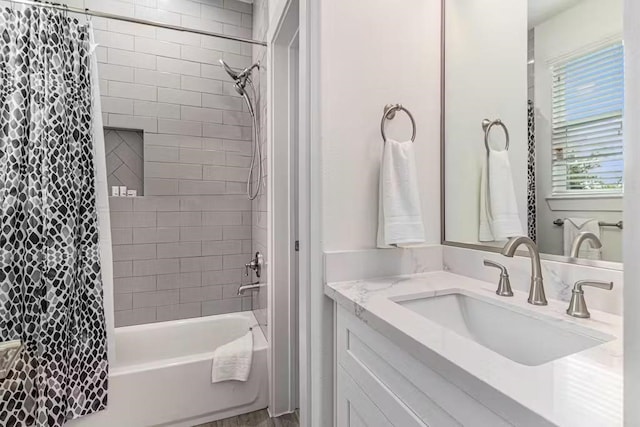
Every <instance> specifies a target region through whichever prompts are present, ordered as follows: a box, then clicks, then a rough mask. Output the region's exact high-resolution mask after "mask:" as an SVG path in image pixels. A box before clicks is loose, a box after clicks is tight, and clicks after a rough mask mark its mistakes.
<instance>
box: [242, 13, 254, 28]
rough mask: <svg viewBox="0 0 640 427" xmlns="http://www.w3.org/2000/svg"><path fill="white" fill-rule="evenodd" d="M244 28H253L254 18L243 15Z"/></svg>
mask: <svg viewBox="0 0 640 427" xmlns="http://www.w3.org/2000/svg"><path fill="white" fill-rule="evenodd" d="M240 25H241V26H242V27H244V28H249V29H251V28H253V16H252V15H247V14H246V13H243V14H242V22H241V24H240Z"/></svg>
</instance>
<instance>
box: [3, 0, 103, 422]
mask: <svg viewBox="0 0 640 427" xmlns="http://www.w3.org/2000/svg"><path fill="white" fill-rule="evenodd" d="M0 47H1V48H0V79H1V80H0V203H1V205H0V206H1V209H0V341H7V340H15V339H19V340H22V342H23V343H24V345H25V347H24V350H23V352H22V356H21V360H20V361H19V362H18V364H17V365H16V366H14V369H13V370H12V371H11V373H10V374H9V377H7V378H6V379H4V380H0V425H2V426H30V425H35V426H60V425H62V424H64V422H65V421H66V420H69V419H73V418H77V417H79V416H82V415H85V414H88V413H91V412H95V411H98V410H101V409H103V408H105V406H106V401H107V349H106V331H105V319H104V309H103V298H102V282H101V273H100V259H99V252H98V251H99V248H98V224H97V218H96V195H95V187H94V179H95V177H94V163H93V140H92V104H91V94H92V86H91V84H92V82H91V74H90V71H91V70H90V65H91V64H90V59H91V58H90V52H89V33H88V30H87V27H86V26H83V25H80V24H79V23H78V22H77V21H76V20H74V19H72V18H70V17H68V16H66V15H65V14H63V13H60V12H55V11H52V10H48V9H40V8H28V9H25V10H24V11H14V10H10V9H4V10H3V11H2V12H1V14H0Z"/></svg>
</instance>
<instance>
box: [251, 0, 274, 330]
mask: <svg viewBox="0 0 640 427" xmlns="http://www.w3.org/2000/svg"><path fill="white" fill-rule="evenodd" d="M253 12H254V14H253V38H254V39H256V40H265V39H266V37H267V29H268V25H269V1H268V0H254V3H253ZM253 61H254V62H256V61H260V65H261V66H260V79H259V80H258V87H257V88H256V89H257V90H256V92H257V93H258V96H259V100H260V101H259V106H260V107H259V108H258V109H257V111H258V113H259V114H258V118H259V124H258V128H259V129H260V132H259V141H260V146H261V147H262V166H263V167H262V170H263V174H262V179H263V187H262V190H261V191H260V193H259V195H258V197H256V199H255V200H253V201H252V204H251V211H252V223H251V225H252V237H253V239H252V240H253V253H255V252H260V253H262V256H263V257H264V258H263V259H264V261H265V268H264V270H263V274H262V275H261V276H262V277H261V278H260V282H261V283H263V284H266V283H267V280H266V278H267V268H268V264H269V263H268V262H267V261H268V260H269V253H268V249H267V248H268V245H267V177H268V170H267V164H268V163H267V153H268V146H267V141H268V139H267V105H268V103H267V102H266V99H267V85H266V82H267V68H268V67H269V65H270V64H269V63H268V56H267V55H266V50H265V49H262V48H260V47H257V46H254V48H253ZM267 301H268V294H267V288H266V287H262V288H260V290H259V291H257V292H254V293H253V302H252V306H253V313H254V314H255V316H256V319H257V321H258V323H259V324H260V327H261V328H262V331H263V332H264V335H265V337H268V335H269V334H268V333H267Z"/></svg>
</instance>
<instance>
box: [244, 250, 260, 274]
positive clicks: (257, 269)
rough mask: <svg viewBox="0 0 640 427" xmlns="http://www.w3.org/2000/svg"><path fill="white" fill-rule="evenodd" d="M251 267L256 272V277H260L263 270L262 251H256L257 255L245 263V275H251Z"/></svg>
mask: <svg viewBox="0 0 640 427" xmlns="http://www.w3.org/2000/svg"><path fill="white" fill-rule="evenodd" d="M249 269H251V270H253V271H255V272H256V277H260V273H261V271H262V254H261V253H260V252H256V255H255V257H254V258H253V259H252V260H251V261H249V262H248V263H247V264H245V265H244V275H245V276H248V275H249Z"/></svg>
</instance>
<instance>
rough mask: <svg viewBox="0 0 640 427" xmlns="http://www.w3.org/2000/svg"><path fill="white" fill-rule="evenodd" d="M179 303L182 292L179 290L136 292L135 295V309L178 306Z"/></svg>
mask: <svg viewBox="0 0 640 427" xmlns="http://www.w3.org/2000/svg"><path fill="white" fill-rule="evenodd" d="M179 301H180V292H179V291H178V290H167V291H153V292H136V293H134V294H133V308H142V307H157V306H162V305H170V304H177V303H178V302H179Z"/></svg>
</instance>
